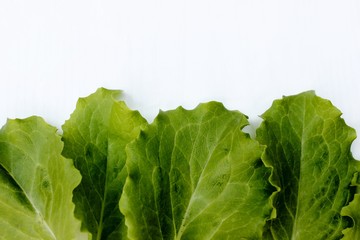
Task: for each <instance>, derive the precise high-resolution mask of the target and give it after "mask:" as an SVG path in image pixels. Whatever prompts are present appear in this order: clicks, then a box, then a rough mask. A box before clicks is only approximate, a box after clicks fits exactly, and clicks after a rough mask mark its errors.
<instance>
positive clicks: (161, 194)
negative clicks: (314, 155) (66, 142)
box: [120, 102, 274, 240]
mask: <svg viewBox="0 0 360 240" xmlns="http://www.w3.org/2000/svg"><path fill="white" fill-rule="evenodd" d="M247 124H248V121H247V119H246V116H244V115H243V114H241V113H240V112H237V111H229V110H227V109H225V108H224V106H223V105H222V104H220V103H216V102H210V103H207V104H200V105H199V106H198V107H197V108H195V109H194V110H185V109H183V108H181V107H179V108H177V109H176V110H172V111H168V112H160V114H159V115H158V116H157V118H156V119H155V121H154V123H153V124H151V125H149V126H148V127H147V128H146V129H145V130H144V131H142V132H141V133H140V136H139V138H137V139H136V140H135V141H134V142H132V143H130V144H129V145H128V147H127V154H128V158H127V162H126V166H127V169H128V174H129V175H128V177H127V179H126V182H125V186H124V189H123V194H122V196H121V200H120V209H121V211H122V213H123V214H124V215H125V221H126V225H127V227H128V237H129V239H206V240H208V239H243V238H244V239H260V238H261V235H262V229H263V226H264V224H265V222H266V220H267V219H269V218H270V216H271V212H272V209H273V208H272V206H271V199H270V197H271V195H272V193H273V191H274V187H273V186H272V185H271V184H270V183H269V181H268V178H269V177H270V174H271V170H270V169H269V168H267V167H265V166H264V164H263V162H262V160H261V156H262V154H263V152H264V146H260V145H259V143H258V142H256V141H255V140H252V139H250V137H249V135H248V134H245V133H244V132H242V128H243V127H244V126H246V125H247Z"/></svg>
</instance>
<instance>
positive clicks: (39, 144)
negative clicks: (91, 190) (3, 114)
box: [0, 117, 81, 240]
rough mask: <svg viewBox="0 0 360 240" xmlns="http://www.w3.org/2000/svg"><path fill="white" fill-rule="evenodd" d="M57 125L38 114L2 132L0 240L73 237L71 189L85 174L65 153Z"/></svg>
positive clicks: (75, 228) (9, 124) (10, 124)
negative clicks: (80, 171) (46, 121)
mask: <svg viewBox="0 0 360 240" xmlns="http://www.w3.org/2000/svg"><path fill="white" fill-rule="evenodd" d="M62 147H63V144H62V142H61V140H60V136H59V135H57V134H56V129H55V128H54V127H52V126H50V125H48V124H46V123H45V122H44V120H43V119H41V118H39V117H30V118H27V119H24V120H20V119H16V120H8V122H7V124H6V125H5V126H4V127H3V128H2V129H1V130H0V232H1V234H0V239H6V240H12V239H14V240H19V239H26V240H28V239H46V240H48V239H49V240H50V239H51V240H55V239H59V240H60V239H61V240H69V239H75V238H76V236H77V235H76V234H78V232H79V231H80V222H79V221H78V220H77V219H75V217H74V204H73V203H72V191H73V189H74V188H75V187H76V186H77V185H78V184H79V183H80V179H81V176H80V174H79V172H78V171H77V170H76V169H75V167H74V166H73V163H72V161H71V160H69V159H65V158H64V157H62V156H61V151H62Z"/></svg>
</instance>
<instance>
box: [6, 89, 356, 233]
mask: <svg viewBox="0 0 360 240" xmlns="http://www.w3.org/2000/svg"><path fill="white" fill-rule="evenodd" d="M120 95H121V92H120V91H114V90H108V89H104V88H100V89H98V90H97V91H96V92H95V93H94V94H91V95H90V96H88V97H85V98H80V99H79V101H78V103H77V106H76V109H75V111H74V112H73V113H72V114H71V116H70V119H69V120H67V121H66V122H65V123H64V125H63V126H62V130H63V133H62V134H60V133H58V132H57V131H56V128H54V127H52V126H50V125H49V124H47V123H46V122H45V121H44V120H43V119H42V118H40V117H35V116H34V117H30V118H27V119H14V120H8V122H7V123H6V125H5V126H4V127H3V128H2V129H1V130H0V239H6V240H13V239H14V240H15V239H16V240H18V239H34V240H35V239H46V240H47V239H49V240H50V239H51V240H71V239H86V238H88V239H93V240H100V239H111V240H112V239H119V240H120V239H141V240H142V239H169V240H170V239H173V240H180V239H195V240H196V239H199V240H200V239H201V240H207V239H276V240H278V239H279V240H280V239H281V240H282V239H294V240H295V239H305V240H308V239H314V240H316V239H349V240H350V239H351V240H353V239H360V225H359V223H360V195H359V194H358V192H359V189H358V187H359V182H360V180H359V178H358V175H359V166H360V165H359V162H358V161H356V160H355V159H354V158H353V157H352V155H351V152H350V147H351V143H352V141H353V140H354V139H355V137H356V134H355V131H354V129H352V128H350V127H349V126H347V125H346V124H345V122H344V120H343V119H342V118H341V112H340V111H339V110H338V109H337V108H335V107H334V106H333V105H332V104H331V102H330V101H328V100H325V99H322V98H320V97H318V96H316V95H315V93H314V92H312V91H310V92H304V93H300V94H298V95H295V96H289V97H283V98H282V99H280V100H276V101H274V103H273V105H272V106H271V107H270V109H268V110H267V111H266V112H265V113H264V114H263V115H262V118H263V122H262V124H261V126H260V127H259V128H258V129H257V133H256V138H251V137H250V136H249V134H247V133H245V132H244V131H243V128H244V127H245V126H246V125H248V124H249V123H248V121H247V117H246V116H245V115H244V114H242V113H240V112H239V111H230V110H227V109H226V108H225V107H224V106H223V105H222V104H221V103H218V102H209V103H203V104H200V105H198V106H197V107H196V108H195V109H193V110H185V109H183V108H182V107H179V108H177V109H175V110H170V111H166V112H162V111H160V113H159V115H158V116H157V117H156V118H155V120H154V122H153V123H151V124H148V123H147V122H146V120H145V119H144V118H143V117H142V116H141V115H140V113H139V112H137V111H132V110H130V109H129V108H128V107H127V106H126V104H125V103H124V102H123V101H119V100H118V97H119V96H120Z"/></svg>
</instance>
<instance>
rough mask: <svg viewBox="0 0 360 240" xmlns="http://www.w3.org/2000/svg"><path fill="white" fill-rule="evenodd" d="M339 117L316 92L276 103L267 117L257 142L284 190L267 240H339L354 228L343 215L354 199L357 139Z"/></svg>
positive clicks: (336, 111) (281, 191) (268, 231)
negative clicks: (354, 145)
mask: <svg viewBox="0 0 360 240" xmlns="http://www.w3.org/2000/svg"><path fill="white" fill-rule="evenodd" d="M340 116H341V112H340V111H339V110H338V109H337V108H335V107H334V106H333V105H332V104H331V102H330V101H328V100H324V99H322V98H320V97H317V96H316V95H315V93H314V92H311V91H310V92H304V93H302V94H299V95H295V96H290V97H284V98H283V99H282V100H276V101H274V103H273V105H272V106H271V108H270V109H269V110H267V111H266V112H265V113H264V114H263V115H262V118H263V119H264V121H263V123H262V124H261V126H260V127H259V128H258V130H257V139H258V141H259V142H260V143H262V144H265V145H267V146H268V147H267V150H266V156H267V158H266V159H265V160H266V162H267V163H268V164H269V165H272V166H273V167H274V175H273V178H272V181H273V182H276V184H277V185H278V186H279V187H280V189H281V190H280V192H279V193H278V195H277V198H276V202H275V207H276V208H277V214H278V216H277V218H276V219H273V220H271V221H269V222H268V224H267V231H266V233H265V234H264V238H265V239H315V240H316V239H339V238H341V237H342V235H343V234H342V231H343V230H344V229H345V228H347V227H349V226H351V225H352V221H351V219H350V218H348V217H343V216H341V214H340V212H341V209H342V208H343V207H344V206H346V205H347V204H348V203H349V201H350V200H351V199H352V198H353V195H354V192H353V191H352V189H351V187H350V184H351V180H352V178H353V175H354V173H355V172H356V164H357V162H356V161H355V160H354V159H353V157H352V155H351V153H350V146H351V143H352V141H353V140H354V139H355V135H356V134H355V131H354V129H352V128H350V127H348V126H347V125H346V124H345V122H344V120H343V119H342V118H341V117H340Z"/></svg>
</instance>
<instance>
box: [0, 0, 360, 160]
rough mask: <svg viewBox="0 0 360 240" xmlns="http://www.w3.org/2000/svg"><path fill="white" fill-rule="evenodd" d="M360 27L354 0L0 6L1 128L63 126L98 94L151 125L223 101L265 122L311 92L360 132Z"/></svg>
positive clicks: (359, 6) (24, 1)
mask: <svg viewBox="0 0 360 240" xmlns="http://www.w3.org/2000/svg"><path fill="white" fill-rule="evenodd" d="M359 26H360V1H358V0H348V1H340V0H339V1H334V0H319V1H313V0H305V1H289V0H286V1H285V0H284V1H256V0H233V1H229V0H221V1H214V0H182V1H172V0H168V1H151V0H142V1H140V0H136V1H100V0H99V1H91V0H86V1H85V0H71V1H70V0H62V1H50V0H32V1H28V0H17V1H14V0H2V1H1V2H0V81H1V88H0V123H1V124H4V123H5V121H6V118H8V117H9V118H15V117H19V118H23V117H27V116H30V115H34V114H35V115H41V116H43V117H44V118H45V119H46V120H47V121H49V122H50V123H52V124H54V125H55V126H57V127H60V126H61V124H62V123H63V122H64V121H65V120H66V119H67V118H68V117H69V115H70V113H71V112H72V111H73V109H74V108H75V104H76V101H77V98H78V97H80V96H86V95H88V94H90V93H92V92H94V91H95V90H96V89H97V88H98V87H101V86H104V87H108V88H115V89H123V90H124V91H125V100H126V101H127V102H128V104H129V105H130V107H132V108H135V109H138V110H140V112H141V113H142V114H143V115H144V116H145V117H147V118H148V120H150V121H151V120H152V119H153V118H154V117H155V115H156V114H157V112H158V110H159V109H160V108H161V109H163V110H167V109H172V108H175V107H177V106H178V105H183V106H185V107H187V108H193V107H195V106H196V105H197V104H198V103H199V102H204V101H208V100H218V101H221V102H223V103H224V104H225V106H227V107H228V108H230V109H239V110H240V111H242V112H243V113H245V114H247V115H248V116H249V117H250V120H251V121H252V122H253V123H258V122H259V119H258V117H257V116H258V115H260V114H261V113H263V112H264V111H265V110H266V109H267V108H268V107H269V106H270V105H271V103H272V101H273V100H274V99H277V98H280V97H281V96H282V95H290V94H296V93H299V92H302V91H305V90H309V89H314V90H316V92H317V94H318V95H320V96H322V97H324V98H328V99H330V100H332V102H333V103H334V104H335V105H336V106H337V107H338V108H340V109H341V110H342V112H343V113H344V115H343V117H344V119H345V120H346V122H347V123H348V124H349V125H350V126H352V127H354V128H355V129H356V130H357V132H360V108H359V107H358V104H359V102H360V101H359V95H360V81H359V80H360V27H359ZM353 149H354V155H355V157H357V158H358V159H359V158H360V143H359V140H356V141H355V143H354V147H353Z"/></svg>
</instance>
